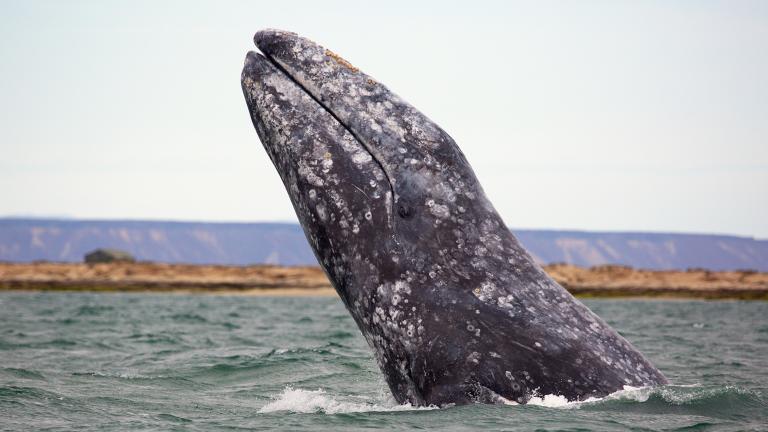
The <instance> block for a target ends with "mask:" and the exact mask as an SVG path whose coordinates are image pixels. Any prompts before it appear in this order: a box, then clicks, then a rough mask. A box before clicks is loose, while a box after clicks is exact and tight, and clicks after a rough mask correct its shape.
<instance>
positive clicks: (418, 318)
mask: <svg viewBox="0 0 768 432" xmlns="http://www.w3.org/2000/svg"><path fill="white" fill-rule="evenodd" d="M254 39H255V42H256V45H257V46H258V48H259V49H260V50H261V52H262V53H263V55H262V54H257V53H255V52H249V53H248V54H247V56H246V60H245V67H244V69H243V72H242V76H241V84H242V89H243V93H244V95H245V100H246V103H247V106H248V110H249V112H250V114H251V118H252V120H253V124H254V127H255V129H256V131H257V133H258V136H259V138H260V140H261V142H262V144H263V145H264V148H265V149H266V151H267V153H268V154H269V156H270V158H271V160H272V162H273V164H274V166H275V168H276V169H277V171H278V172H279V174H280V177H281V179H282V181H283V183H284V185H285V188H286V190H287V191H288V194H289V196H290V198H291V202H292V203H293V206H294V208H295V210H296V214H297V216H298V218H299V221H300V222H301V226H302V227H303V229H304V232H305V234H306V236H307V240H308V241H309V243H310V245H311V246H312V249H313V250H314V252H315V255H316V256H317V259H318V261H319V262H320V264H321V266H322V267H323V269H324V270H325V272H326V274H327V275H328V278H329V279H330V281H331V283H332V284H333V286H334V287H335V288H336V291H337V292H338V294H339V296H340V297H341V299H342V301H343V302H344V304H345V306H346V307H347V309H348V310H349V312H350V313H351V314H352V317H353V318H354V320H355V322H356V323H357V325H358V327H359V329H360V331H361V332H362V334H363V336H364V337H365V339H366V340H367V342H368V344H369V345H370V346H371V348H372V350H373V352H374V354H375V357H376V361H377V362H378V365H379V366H380V368H381V370H382V372H383V373H384V376H385V379H386V382H387V384H388V385H389V388H390V389H391V391H392V394H393V395H394V397H395V399H396V400H397V401H399V402H400V403H406V402H408V403H411V404H413V405H438V406H445V405H450V404H466V403H472V402H482V403H499V402H507V401H513V402H517V403H526V402H527V401H528V400H529V399H530V398H531V397H533V396H535V395H548V394H554V395H561V396H564V397H566V398H567V399H569V400H583V399H585V398H588V397H601V396H605V395H607V394H609V393H612V392H615V391H617V390H620V389H622V388H623V387H624V386H650V385H658V384H664V383H666V382H667V380H666V378H665V377H664V376H663V375H662V373H661V372H659V371H658V370H657V369H656V368H655V367H654V366H653V365H652V364H651V363H650V362H649V361H648V360H647V359H646V358H645V357H643V355H642V354H641V353H640V352H638V351H637V350H636V349H635V348H634V347H633V346H632V345H631V344H630V343H629V342H628V341H627V340H626V339H624V338H623V337H621V336H620V335H619V334H618V333H617V332H616V331H615V330H613V329H612V328H611V327H610V326H608V325H607V324H606V323H605V322H604V321H603V320H602V319H600V318H599V317H598V316H597V315H595V314H594V313H592V312H591V311H590V310H589V309H587V308H586V307H585V306H584V305H583V304H581V303H580V302H579V301H578V300H576V299H575V298H574V297H573V296H571V295H570V294H569V293H568V292H567V291H566V290H565V289H563V288H562V287H561V286H560V285H558V284H557V283H556V282H555V281H553V280H552V279H551V278H550V277H549V276H548V275H547V274H546V273H545V272H544V271H543V270H542V269H541V268H540V267H539V266H538V265H537V264H536V263H535V262H534V260H533V259H532V258H531V256H530V255H529V254H528V253H527V252H526V251H525V249H524V248H523V247H522V246H521V245H520V243H519V242H518V241H517V239H516V238H515V237H514V236H513V235H512V233H511V232H510V231H509V230H508V229H507V227H506V226H505V224H504V222H503V221H502V219H501V217H500V216H499V214H498V213H497V212H496V211H495V210H494V208H493V206H492V205H491V203H490V201H489V200H488V199H487V198H486V196H485V194H484V193H483V189H482V188H481V186H480V184H479V183H478V180H477V178H476V177H475V174H474V173H473V171H472V168H471V167H470V166H469V163H468V162H467V160H466V159H465V157H464V155H463V154H462V152H461V150H460V149H459V147H458V146H457V145H456V143H455V142H454V141H453V139H452V138H451V137H450V136H449V135H448V134H447V133H446V132H445V131H443V130H442V129H441V128H440V127H438V126H437V125H436V124H435V123H433V122H432V121H430V120H429V119H428V118H427V117H426V116H425V115H424V114H422V113H421V112H419V111H418V110H416V109H415V108H414V107H412V106H411V105H409V104H408V103H407V102H405V101H404V100H402V99H401V98H400V97H398V96H397V95H395V94H394V93H393V92H391V91H390V90H389V89H387V88H386V87H385V86H384V85H382V84H380V83H379V82H377V81H376V80H374V79H373V78H371V77H369V76H368V75H365V74H364V73H362V72H360V71H359V70H358V69H357V68H355V67H354V66H352V65H351V64H350V63H349V62H347V61H345V60H344V59H342V58H341V57H339V56H338V55H336V54H334V53H333V52H331V51H329V50H327V49H325V48H323V47H321V46H319V45H317V44H315V43H314V42H312V41H310V40H307V39H305V38H302V37H299V36H297V35H296V34H294V33H290V32H285V31H279V30H264V31H260V32H258V33H257V34H256V36H255V38H254ZM512 187H513V188H514V187H525V186H522V185H521V186H515V185H512Z"/></svg>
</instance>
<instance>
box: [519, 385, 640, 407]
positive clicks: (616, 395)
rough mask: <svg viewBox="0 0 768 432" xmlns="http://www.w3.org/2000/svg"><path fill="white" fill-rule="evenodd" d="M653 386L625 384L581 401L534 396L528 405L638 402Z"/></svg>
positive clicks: (549, 405) (550, 405)
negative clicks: (613, 390) (609, 391)
mask: <svg viewBox="0 0 768 432" xmlns="http://www.w3.org/2000/svg"><path fill="white" fill-rule="evenodd" d="M652 390H653V388H651V387H632V386H624V388H623V389H621V390H619V391H616V392H613V393H611V394H609V395H607V396H605V397H602V398H595V397H591V398H587V399H584V400H581V401H569V400H568V399H566V398H565V396H560V395H553V394H549V395H543V396H534V397H532V398H531V399H530V400H529V401H528V405H534V406H541V407H546V408H565V409H571V408H579V407H581V406H582V405H587V404H594V403H599V402H603V401H609V400H633V401H636V402H645V401H647V400H648V398H649V397H650V395H651V392H652ZM504 403H505V404H507V405H518V403H517V402H514V401H508V400H505V401H504Z"/></svg>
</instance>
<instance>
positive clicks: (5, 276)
mask: <svg viewBox="0 0 768 432" xmlns="http://www.w3.org/2000/svg"><path fill="white" fill-rule="evenodd" d="M544 269H545V270H546V271H547V272H548V273H549V274H550V275H551V276H552V277H553V278H554V279H555V280H557V281H558V282H559V283H560V284H561V285H563V286H564V287H565V288H566V289H568V290H569V291H570V292H571V293H573V294H574V295H576V296H581V297H672V298H703V299H756V300H757V299H761V300H766V299H768V273H760V272H755V271H749V270H744V271H727V272H713V271H708V270H704V269H691V270H687V271H650V270H638V269H632V268H629V267H624V266H613V265H610V266H597V267H592V268H581V267H576V266H571V265H565V264H554V265H549V266H545V267H544ZM0 289H4V290H59V291H60V290H69V291H122V292H125V291H135V292H177V293H201V294H206V293H211V294H227V295H267V296H333V295H335V291H334V290H333V288H332V287H331V285H330V283H329V282H328V279H327V278H326V277H325V274H323V272H322V270H321V269H320V268H319V267H281V266H269V265H253V266H218V265H185V264H162V263H148V262H139V263H109V264H82V263H50V262H35V263H0Z"/></svg>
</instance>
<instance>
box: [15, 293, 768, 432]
mask: <svg viewBox="0 0 768 432" xmlns="http://www.w3.org/2000/svg"><path fill="white" fill-rule="evenodd" d="M585 303H587V305H588V306H589V307H590V308H592V310H594V311H595V312H597V313H598V314H599V315H600V316H602V317H603V318H604V319H606V320H607V321H608V322H609V323H610V324H611V325H613V326H614V328H616V329H617V330H619V331H620V332H621V333H622V334H623V335H624V336H626V337H627V338H629V339H630V340H631V341H632V342H633V343H634V344H635V345H636V346H637V347H638V348H640V350H641V351H643V352H644V353H645V354H646V355H647V356H648V357H649V358H650V359H651V360H652V361H653V362H654V363H655V364H656V365H657V366H658V367H659V368H660V369H661V370H662V371H664V373H665V374H666V375H667V376H668V377H669V378H670V379H671V381H672V382H673V383H674V384H673V385H670V386H666V387H662V388H657V389H627V390H624V391H621V392H618V393H616V394H614V395H611V396H609V397H606V398H604V399H601V400H596V401H591V402H584V403H567V402H565V401H564V400H562V399H560V398H557V397H555V396H545V397H542V398H539V399H537V400H535V401H534V402H535V403H532V404H529V405H524V406H523V405H519V406H491V405H470V406H460V407H452V408H444V409H434V408H413V407H409V406H399V405H397V404H396V403H395V402H394V401H393V400H392V398H391V396H390V395H389V391H388V390H387V388H386V386H385V384H384V382H383V380H382V377H381V374H380V372H379V371H378V368H377V367H376V365H375V363H374V361H373V358H372V356H371V353H370V351H369V349H368V347H367V345H366V344H365V341H364V340H363V338H362V337H361V336H360V335H359V333H358V331H357V329H356V327H355V326H354V323H353V322H352V319H351V318H350V316H349V314H348V313H347V311H346V310H345V309H344V307H343V305H342V304H341V302H340V301H339V300H338V299H336V298H312V297H305V298H267V297H237V296H207V295H161V294H91V293H33V292H3V293H0V429H3V430H68V429H78V430H142V429H151V430H235V429H237V430H240V429H243V430H360V429H387V430H397V429H399V430H412V429H430V430H431V429H442V430H480V429H482V430H584V431H586V430H768V303H767V302H704V301H660V300H587V301H585Z"/></svg>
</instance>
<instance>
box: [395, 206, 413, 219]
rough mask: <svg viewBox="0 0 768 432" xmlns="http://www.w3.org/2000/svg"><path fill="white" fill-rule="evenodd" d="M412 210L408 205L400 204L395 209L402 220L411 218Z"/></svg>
mask: <svg viewBox="0 0 768 432" xmlns="http://www.w3.org/2000/svg"><path fill="white" fill-rule="evenodd" d="M413 213H414V209H413V207H411V206H409V205H408V204H400V205H399V206H398V207H397V214H398V215H400V217H401V218H403V219H410V218H411V217H413Z"/></svg>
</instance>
